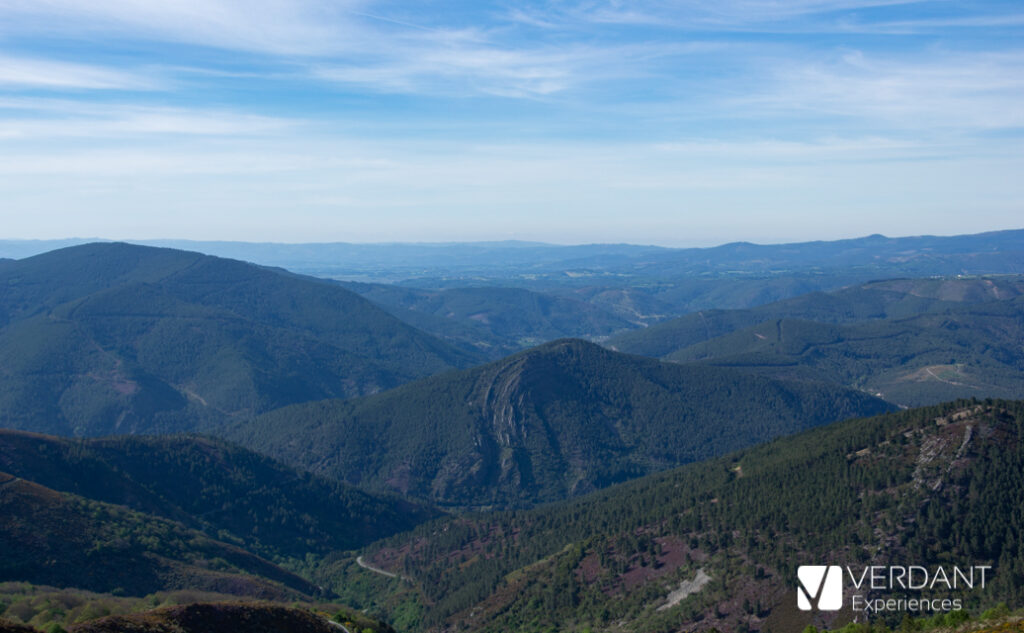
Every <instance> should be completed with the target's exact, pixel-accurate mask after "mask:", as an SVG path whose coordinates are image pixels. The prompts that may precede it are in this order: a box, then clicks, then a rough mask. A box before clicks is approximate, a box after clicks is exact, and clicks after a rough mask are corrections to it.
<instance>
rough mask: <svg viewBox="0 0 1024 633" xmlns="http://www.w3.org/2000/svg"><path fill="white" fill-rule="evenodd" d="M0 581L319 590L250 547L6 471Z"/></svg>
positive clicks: (271, 593) (132, 589) (287, 593)
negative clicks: (65, 491)
mask: <svg viewBox="0 0 1024 633" xmlns="http://www.w3.org/2000/svg"><path fill="white" fill-rule="evenodd" d="M0 517H3V520H2V521H0V580H3V581H7V580H17V581H24V582H30V583H34V584H42V585H52V586H57V587H77V588H80V589H88V590H92V591H100V592H108V593H109V592H114V593H121V594H130V595H135V596H143V595H146V594H149V593H153V592H155V591H157V590H163V589H184V588H188V589H195V590H199V591H215V592H219V593H230V594H237V595H247V596H259V597H264V598H268V599H278V600H289V599H294V598H297V597H302V596H309V595H312V594H314V593H316V592H317V591H318V590H317V588H316V587H315V586H313V585H311V584H310V583H308V582H307V581H305V580H303V579H302V578H300V577H298V576H296V575H295V574H292V573H290V572H287V571H285V570H283V569H281V568H280V567H277V566H276V565H274V564H272V563H270V562H268V561H266V560H264V559H262V558H259V557H257V556H254V555H253V554H250V553H249V552H247V551H245V550H243V549H241V548H239V547H236V546H234V545H229V544H227V543H223V542H220V541H216V540H213V539H211V538H209V537H207V536H204V535H203V534H201V533H199V532H196V531H195V530H190V529H187V528H185V527H184V526H182V525H181V524H180V523H177V522H174V521H168V520H165V519H158V518H155V517H153V516H150V515H147V514H143V513H139V512H135V511H133V510H129V509H127V508H125V507H123V506H119V505H113V504H109V503H102V502H99V501H92V500H90V499H86V498H84V497H80V496H78V495H72V494H67V493H60V492H57V491H54V490H52V489H50V488H46V487H44V486H40V485H39V484H36V483H32V482H30V481H26V480H24V479H20V478H18V477H15V476H13V475H11V474H8V473H3V472H0Z"/></svg>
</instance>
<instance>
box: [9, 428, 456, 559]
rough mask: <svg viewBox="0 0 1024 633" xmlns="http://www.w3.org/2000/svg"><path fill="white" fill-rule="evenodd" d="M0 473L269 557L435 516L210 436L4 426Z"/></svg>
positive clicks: (358, 541) (347, 543) (385, 532)
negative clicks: (69, 432)
mask: <svg viewBox="0 0 1024 633" xmlns="http://www.w3.org/2000/svg"><path fill="white" fill-rule="evenodd" d="M0 470H3V471H6V472H8V473H11V474H12V475H15V476H17V477H20V478H22V479H27V480H30V481H33V482H36V483H38V484H41V485H44V486H46V487H48V488H52V489H54V490H59V491H62V492H71V493H74V494H77V495H81V496H83V497H87V498H89V499H92V500H95V501H102V502H106V503H113V504H119V505H124V506H128V507H130V508H132V509H134V510H138V511H141V512H146V513H149V514H153V515H156V516H160V517H163V518H166V519H171V520H174V521H178V522H180V523H182V524H184V525H186V526H188V527H190V528H193V529H197V530H201V531H203V532H204V533H206V534H207V535H210V536H213V537H216V538H219V539H221V540H224V539H229V538H230V539H232V540H234V541H236V542H237V543H239V544H241V545H243V546H244V547H246V548H247V549H249V550H251V551H255V552H258V553H260V554H263V555H266V556H268V557H272V556H289V557H293V558H298V559H303V558H305V556H306V554H307V553H314V554H325V553H327V552H330V551H332V550H347V549H355V548H357V547H362V546H364V545H367V544H369V543H370V542H372V541H375V540H378V539H380V538H382V537H384V536H389V535H391V534H395V533H396V532H401V531H404V530H408V529H411V528H412V527H413V526H415V525H416V524H418V523H421V522H423V521H425V520H427V519H430V518H433V517H435V516H437V513H436V512H434V511H432V510H429V509H427V508H424V507H420V506H416V505H414V504H411V503H409V502H405V501H400V500H398V499H392V498H387V497H375V496H372V495H369V494H367V493H365V492H362V491H360V490H356V489H354V488H352V487H349V486H345V485H342V484H339V483H337V482H331V481H327V480H324V479H321V478H319V477H314V476H311V475H309V474H307V473H301V472H299V471H296V470H294V469H292V468H289V467H287V466H285V465H283V464H281V463H278V462H275V461H274V460H272V459H269V458H267V457H264V456H262V455H258V454H256V453H252V452H250V451H247V450H245V449H242V448H240V447H237V446H233V445H231V444H228V443H226V442H223V441H220V440H214V439H210V438H199V437H188V436H173V437H116V438H106V439H95V440H83V439H73V440H72V439H62V438H56V437H50V436H45V435H37V434H34V433H25V432H21V431H6V430H0Z"/></svg>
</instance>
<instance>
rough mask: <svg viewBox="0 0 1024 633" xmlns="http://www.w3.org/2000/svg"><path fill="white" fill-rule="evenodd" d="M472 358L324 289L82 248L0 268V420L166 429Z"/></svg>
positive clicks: (210, 264)
mask: <svg viewBox="0 0 1024 633" xmlns="http://www.w3.org/2000/svg"><path fill="white" fill-rule="evenodd" d="M477 360H478V357H477V356H475V355H473V354H472V353H469V352H467V351H465V350H459V349H456V348H454V347H452V346H451V345H448V344H446V343H444V342H442V341H440V340H438V339H436V338H434V337H432V336H430V335H428V334H425V333H423V332H420V331H419V330H416V329H414V328H412V327H410V326H408V325H406V324H404V323H402V322H401V321H399V320H397V319H395V318H394V317H392V316H391V315H389V314H387V313H386V312H384V311H383V310H381V309H379V308H377V307H376V306H374V305H373V304H372V303H370V302H369V301H367V300H365V299H363V298H361V297H359V296H358V295H356V294H355V293H353V292H351V291H348V290H345V289H344V288H341V287H340V286H338V285H337V284H333V283H330V282H326V281H323V280H317V279H312V278H308V277H302V276H298V275H293V274H290V273H287V272H285V271H282V270H274V269H268V268H262V267H259V266H254V265H252V264H247V263H243V262H238V261H233V260H225V259H219V258H215V257H209V256H203V255H199V254H197V253H188V252H183V251H174V250H170V249H157V248H149V247H140V246H130V245H127V244H87V245H83V246H76V247H72V248H68V249H62V250H59V251H54V252H51V253H46V254H44V255H39V256H36V257H31V258H28V259H24V260H19V261H17V262H13V263H10V264H7V265H5V266H3V268H2V270H0V368H2V369H0V372H2V376H3V380H2V381H0V426H4V427H9V428H23V429H29V430H37V431H43V432H51V433H57V434H63V435H72V434H74V435H98V434H103V433H113V432H144V431H150V432H153V431H157V432H167V431H173V430H181V429H189V428H199V427H210V426H212V425H216V424H219V423H223V422H224V421H225V420H226V419H230V418H231V417H238V416H246V415H251V414H253V413H259V412H262V411H266V410H269V409H272V408H275V407H279V406H282V405H285V404H289V403H294V402H302V401H306V400H310V399H317V398H326V397H347V396H352V395H358V394H362V393H372V392H375V391H379V390H382V389H386V388H389V387H393V386H395V385H398V384H400V383H403V382H407V381H409V380H411V379H414V378H419V377H422V376H426V375H429V374H432V373H435V372H438V371H442V370H445V369H449V368H452V367H465V366H468V365H471V364H473V363H474V362H476V361H477Z"/></svg>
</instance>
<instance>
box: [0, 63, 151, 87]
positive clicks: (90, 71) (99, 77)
mask: <svg viewBox="0 0 1024 633" xmlns="http://www.w3.org/2000/svg"><path fill="white" fill-rule="evenodd" d="M0 86H8V87H16V88H54V89H80V90H155V89H158V88H161V87H162V82H160V81H159V80H156V79H153V78H151V77H147V76H144V75H142V74H138V73H132V72H127V71H123V70H114V69H111V68H104V67H102V66H95V65H88V64H77V63H69V62H62V61H55V60H49V59H33V58H26V57H12V56H9V55H0Z"/></svg>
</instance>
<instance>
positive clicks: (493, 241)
mask: <svg viewBox="0 0 1024 633" xmlns="http://www.w3.org/2000/svg"><path fill="white" fill-rule="evenodd" d="M1013 231H1024V226H1020V227H1014V228H1005V229H993V230H984V231H972V232H964V233H918V234H912V235H886V234H884V233H878V232H875V233H868V234H860V235H854V236H850V237H838V238H818V239H791V240H782V241H761V242H758V241H752V240H746V239H736V240H730V241H725V242H714V243H706V244H685V245H669V244H657V243H640V242H621V241H620V242H613V241H608V242H553V241H541V240H524V239H514V238H513V239H481V240H441V241H402V240H394V241H348V240H332V241H308V242H306V241H302V242H293V241H272V240H232V239H197V238H178V237H147V238H107V237H98V236H93V237H55V238H46V237H43V238H36V237H29V238H22V237H3V236H0V243H3V242H21V243H32V242H78V243H93V242H123V243H126V244H154V243H160V242H169V243H195V244H244V245H254V246H255V245H267V246H271V245H276V246H330V245H351V246H426V247H429V246H460V245H466V246H480V245H494V246H500V245H513V244H514V245H519V246H524V247H526V246H555V247H574V246H634V247H637V248H661V249H666V250H687V249H712V248H718V247H722V246H730V245H733V244H752V245H755V246H782V245H786V244H811V243H828V242H842V241H851V240H861V239H867V238H871V237H882V238H885V239H913V238H927V237H958V236H968V235H985V234H987V233H1008V232H1013Z"/></svg>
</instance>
